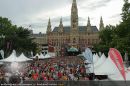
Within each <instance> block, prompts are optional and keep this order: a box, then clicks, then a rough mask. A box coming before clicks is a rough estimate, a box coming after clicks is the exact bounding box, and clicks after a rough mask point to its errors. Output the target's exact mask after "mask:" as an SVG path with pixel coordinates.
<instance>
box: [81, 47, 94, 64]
mask: <svg viewBox="0 0 130 86" xmlns="http://www.w3.org/2000/svg"><path fill="white" fill-rule="evenodd" d="M83 55H84V57H85V59H87V60H88V61H89V62H90V63H93V55H92V51H91V50H90V49H89V48H86V49H85V52H84V53H83Z"/></svg>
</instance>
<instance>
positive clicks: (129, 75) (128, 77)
mask: <svg viewBox="0 0 130 86" xmlns="http://www.w3.org/2000/svg"><path fill="white" fill-rule="evenodd" d="M116 69H117V68H116ZM125 73H126V80H128V81H129V80H130V69H129V68H127V70H126V71H125ZM108 78H109V79H110V80H114V81H117V80H121V81H122V80H124V79H123V77H122V75H121V73H120V72H119V70H118V69H117V71H116V73H115V74H113V75H109V76H108Z"/></svg>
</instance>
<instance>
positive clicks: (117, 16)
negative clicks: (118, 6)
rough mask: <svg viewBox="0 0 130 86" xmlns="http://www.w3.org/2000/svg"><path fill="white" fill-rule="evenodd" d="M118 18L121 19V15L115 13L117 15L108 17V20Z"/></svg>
mask: <svg viewBox="0 0 130 86" xmlns="http://www.w3.org/2000/svg"><path fill="white" fill-rule="evenodd" d="M119 17H121V14H120V13H117V14H114V15H112V16H110V17H109V18H119Z"/></svg>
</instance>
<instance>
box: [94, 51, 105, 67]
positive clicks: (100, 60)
mask: <svg viewBox="0 0 130 86" xmlns="http://www.w3.org/2000/svg"><path fill="white" fill-rule="evenodd" d="M96 56H98V55H96ZM97 58H98V57H97ZM105 60H106V56H105V55H104V53H103V54H102V56H101V58H100V59H98V61H97V62H96V63H95V64H94V68H98V67H99V66H101V65H102V64H103V63H104V62H105Z"/></svg>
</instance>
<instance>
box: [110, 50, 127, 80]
mask: <svg viewBox="0 0 130 86" xmlns="http://www.w3.org/2000/svg"><path fill="white" fill-rule="evenodd" d="M109 56H110V58H111V59H112V61H113V62H114V64H115V65H116V67H117V68H118V69H119V71H120V73H121V75H122V76H123V78H124V79H125V80H126V75H125V69H124V65H123V60H122V56H121V54H120V52H119V51H118V50H117V49H114V48H110V50H109Z"/></svg>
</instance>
